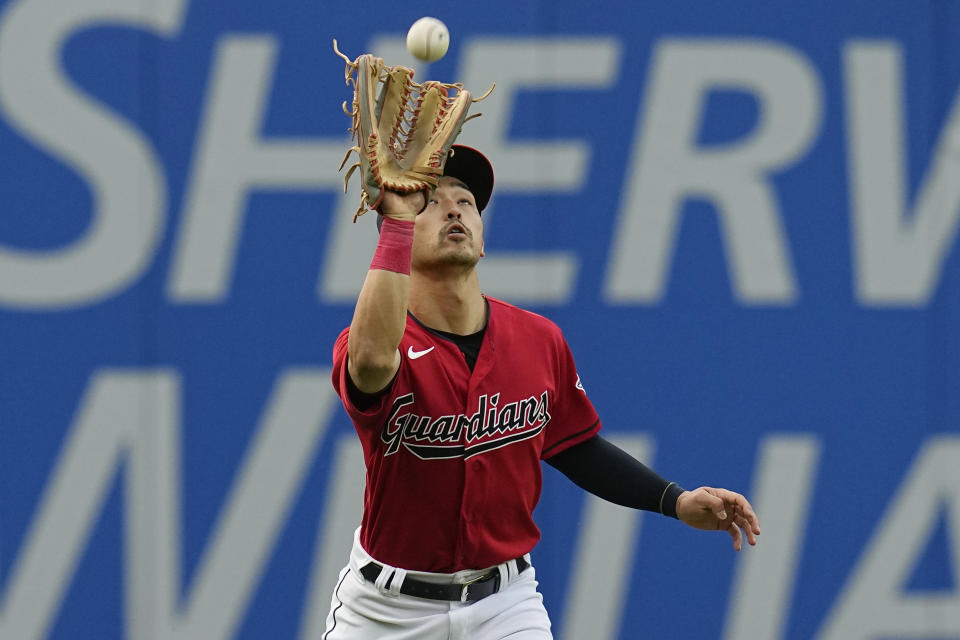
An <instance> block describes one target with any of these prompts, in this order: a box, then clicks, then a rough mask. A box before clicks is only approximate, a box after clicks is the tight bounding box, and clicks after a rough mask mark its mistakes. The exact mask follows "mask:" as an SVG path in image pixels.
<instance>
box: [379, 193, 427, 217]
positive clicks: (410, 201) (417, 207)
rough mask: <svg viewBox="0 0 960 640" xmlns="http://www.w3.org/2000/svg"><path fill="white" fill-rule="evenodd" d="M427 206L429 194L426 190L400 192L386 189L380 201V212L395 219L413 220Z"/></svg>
mask: <svg viewBox="0 0 960 640" xmlns="http://www.w3.org/2000/svg"><path fill="white" fill-rule="evenodd" d="M426 206H427V194H426V192H424V191H414V192H413V193H399V192H397V191H390V190H385V191H384V192H383V201H382V202H381V203H380V209H379V211H380V213H381V214H383V215H384V216H386V217H388V218H393V219H394V220H413V219H415V218H416V217H417V214H418V213H420V212H421V211H423V210H424V209H425V208H426Z"/></svg>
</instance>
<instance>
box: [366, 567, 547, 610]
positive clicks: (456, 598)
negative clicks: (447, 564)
mask: <svg viewBox="0 0 960 640" xmlns="http://www.w3.org/2000/svg"><path fill="white" fill-rule="evenodd" d="M513 562H515V563H516V565H517V573H518V574H520V573H523V572H524V571H526V570H527V569H528V568H529V567H530V563H529V562H527V561H526V559H525V558H524V557H523V556H521V557H519V558H517V559H516V560H514V561H513ZM381 571H383V567H382V566H380V565H379V564H377V563H376V562H368V563H367V564H365V565H363V566H362V567H361V568H360V575H362V576H363V577H364V579H366V580H369V581H370V582H375V581H376V580H377V576H379V575H380V572H381ZM390 580H393V576H390ZM390 580H388V581H387V584H386V585H385V588H389V587H390ZM499 590H500V571H499V570H498V569H493V570H492V571H490V572H489V573H485V574H483V575H480V576H477V577H476V578H474V579H473V580H471V581H470V582H467V583H464V584H434V583H433V582H424V581H423V580H417V579H416V578H411V577H409V576H407V577H406V578H405V579H404V580H403V584H401V585H400V593H402V594H404V595H408V596H414V597H416V598H426V599H428V600H450V601H452V602H476V601H477V600H482V599H484V598H486V597H487V596H490V595H493V594H494V593H496V592H497V591H499Z"/></svg>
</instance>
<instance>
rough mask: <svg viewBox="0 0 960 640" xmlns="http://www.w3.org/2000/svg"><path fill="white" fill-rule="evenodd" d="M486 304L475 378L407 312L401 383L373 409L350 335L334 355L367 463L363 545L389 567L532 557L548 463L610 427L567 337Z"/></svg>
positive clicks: (431, 567) (541, 321)
mask: <svg viewBox="0 0 960 640" xmlns="http://www.w3.org/2000/svg"><path fill="white" fill-rule="evenodd" d="M487 300H488V301H489V309H490V313H489V318H488V321H487V327H486V332H485V333H484V336H483V343H482V344H481V347H480V352H479V354H478V356H477V361H476V364H475V366H474V369H473V371H472V372H471V371H470V369H469V367H468V366H467V363H466V361H465V359H464V356H463V354H462V353H461V352H460V350H459V348H458V347H457V345H456V344H454V343H453V342H452V341H450V340H448V339H446V338H444V337H443V336H440V335H438V334H437V333H434V332H432V331H431V330H430V329H428V328H427V327H424V326H423V325H421V324H420V323H419V322H418V321H417V320H416V319H414V318H413V317H411V316H410V315H408V316H407V326H406V330H405V332H404V334H403V339H402V340H401V341H400V347H399V348H400V354H401V361H400V368H399V370H398V371H397V375H396V377H395V378H394V380H393V382H392V383H391V386H390V388H389V389H388V390H387V392H386V393H385V394H384V395H383V396H381V397H380V399H379V401H378V403H377V404H376V405H375V406H373V407H370V408H368V409H366V410H361V409H358V408H357V407H356V406H355V405H354V404H353V402H351V400H350V395H349V393H348V392H347V381H346V376H347V366H346V364H347V336H348V334H349V329H345V330H344V331H343V332H342V333H341V334H340V336H339V337H338V338H337V341H336V344H335V345H334V347H333V385H334V388H335V389H336V390H337V393H338V394H339V395H340V398H341V400H342V401H343V405H344V407H346V410H347V413H348V414H349V415H350V418H351V419H352V420H353V424H354V426H355V427H356V429H357V434H358V435H359V436H360V441H361V443H362V445H363V456H364V461H365V463H366V467H367V486H366V493H365V496H364V510H363V522H362V525H361V530H360V542H361V544H362V545H363V547H364V549H366V550H367V552H368V553H369V554H370V555H371V556H373V557H374V558H376V559H378V560H380V561H382V562H384V563H386V564H389V565H392V566H396V567H401V568H404V569H409V570H413V571H434V572H440V573H451V572H454V571H460V570H462V569H480V568H484V567H489V566H491V565H495V564H498V563H501V562H505V561H506V560H509V559H511V558H516V557H518V556H521V555H523V554H524V553H527V552H528V551H530V550H531V549H532V548H533V547H534V545H536V543H537V541H538V540H539V539H540V530H539V529H538V528H537V526H536V524H534V521H533V508H534V507H535V506H536V504H537V501H538V500H539V498H540V488H541V484H542V476H541V469H540V460H541V459H545V458H549V457H550V456H552V455H555V454H557V453H560V452H561V451H563V450H564V449H567V448H568V447H570V446H573V445H575V444H577V443H579V442H582V441H584V440H586V439H588V438H590V437H592V436H593V435H595V434H596V433H597V431H599V430H600V419H599V418H598V417H597V412H596V410H595V409H594V407H593V405H592V404H591V402H590V400H589V399H588V398H587V396H586V394H585V393H584V391H583V387H582V386H581V384H580V378H579V376H578V375H577V370H576V367H575V365H574V362H573V355H572V354H571V353H570V348H569V347H568V346H567V343H566V341H565V340H564V339H563V336H562V334H561V333H560V329H559V328H558V327H557V326H556V325H555V324H554V323H553V322H551V321H550V320H547V319H546V318H544V317H542V316H539V315H536V314H534V313H531V312H529V311H524V310H523V309H519V308H517V307H514V306H512V305H509V304H506V303H504V302H501V301H499V300H495V299H493V298H489V297H488V298H487Z"/></svg>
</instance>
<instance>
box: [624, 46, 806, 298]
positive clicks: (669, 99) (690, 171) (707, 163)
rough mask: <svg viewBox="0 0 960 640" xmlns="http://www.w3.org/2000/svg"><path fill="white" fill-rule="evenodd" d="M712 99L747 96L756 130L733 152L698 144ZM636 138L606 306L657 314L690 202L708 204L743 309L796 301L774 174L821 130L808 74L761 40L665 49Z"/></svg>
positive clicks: (799, 59) (660, 50)
mask: <svg viewBox="0 0 960 640" xmlns="http://www.w3.org/2000/svg"><path fill="white" fill-rule="evenodd" d="M716 89H737V90H741V91H745V92H747V93H749V94H751V95H753V96H754V97H755V98H756V100H757V102H758V106H759V121H758V122H757V125H756V127H755V128H754V130H753V131H752V132H751V134H750V135H749V136H747V137H746V138H745V139H742V140H737V141H735V142H733V143H730V144H725V145H715V146H708V147H699V146H697V144H696V139H697V134H698V132H699V131H700V126H701V121H702V119H703V113H704V109H705V107H706V100H707V96H708V95H709V93H710V92H711V91H713V90H716ZM647 96H648V97H647V105H646V108H645V110H641V111H640V113H641V119H640V122H639V125H638V128H639V131H640V133H639V135H637V137H636V138H635V140H634V148H633V152H632V157H631V159H630V164H629V167H630V168H629V170H628V172H627V187H626V190H625V191H626V193H625V194H624V199H623V204H622V206H621V211H620V218H619V223H618V224H617V225H615V227H614V231H615V233H614V236H613V250H612V251H613V253H612V258H611V260H610V265H609V269H610V274H609V277H608V280H607V282H606V287H605V295H606V298H607V299H608V300H609V301H611V302H613V303H617V304H631V303H643V304H655V303H656V302H657V301H659V300H660V299H661V298H662V297H663V295H664V291H665V289H666V284H667V275H668V273H669V269H668V267H669V265H670V261H671V260H672V258H673V255H674V250H675V244H676V236H677V229H678V228H679V216H680V214H681V211H682V207H683V204H684V202H685V200H686V199H687V198H703V199H706V200H708V201H710V202H712V203H713V204H714V205H715V207H716V211H717V215H718V216H719V219H720V226H721V231H722V234H723V238H724V242H725V248H726V253H727V258H728V262H729V263H730V270H731V282H732V284H733V289H734V294H735V297H736V299H737V300H738V301H740V302H742V303H744V304H778V305H783V304H790V303H792V302H793V301H794V300H795V299H796V298H797V296H798V286H797V282H796V276H795V275H794V272H793V266H792V263H791V258H790V251H789V248H788V245H787V241H786V238H785V236H784V230H783V224H782V221H781V219H780V216H781V212H780V206H779V203H778V198H777V194H776V190H775V189H774V185H773V184H772V178H773V175H774V174H775V173H776V172H777V171H780V170H783V169H784V168H786V167H788V166H790V165H791V164H792V163H794V162H796V161H797V160H798V159H799V158H801V157H802V156H803V154H804V153H805V152H806V150H807V149H808V147H809V146H810V144H811V143H812V141H813V139H814V137H815V136H816V134H817V132H818V131H819V127H820V120H821V114H822V102H823V98H822V96H821V88H820V81H819V77H818V76H817V73H816V71H815V70H814V69H813V68H811V67H810V65H809V63H808V62H807V60H806V58H805V57H804V56H803V55H802V54H800V53H799V52H796V51H794V50H792V49H789V48H787V47H785V46H783V45H780V44H776V43H774V42H769V41H749V40H744V39H737V40H711V39H706V38H701V39H697V40H676V39H669V40H665V41H664V42H662V43H661V44H659V45H658V46H657V50H656V54H655V56H654V62H653V68H652V70H651V72H650V80H649V84H648V89H647Z"/></svg>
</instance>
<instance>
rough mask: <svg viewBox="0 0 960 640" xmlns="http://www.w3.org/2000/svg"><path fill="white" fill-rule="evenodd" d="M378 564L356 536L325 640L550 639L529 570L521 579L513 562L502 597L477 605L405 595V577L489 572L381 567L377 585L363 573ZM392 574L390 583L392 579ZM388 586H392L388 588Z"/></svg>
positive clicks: (453, 579)
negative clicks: (402, 587) (444, 571)
mask: <svg viewBox="0 0 960 640" xmlns="http://www.w3.org/2000/svg"><path fill="white" fill-rule="evenodd" d="M371 561H374V562H378V563H379V564H381V565H383V563H382V562H379V561H376V560H375V559H374V558H371V557H370V555H369V554H368V553H367V552H366V551H365V550H364V549H363V547H361V546H360V543H359V541H358V536H354V542H353V550H352V551H351V553H350V562H349V564H348V565H347V566H346V567H345V568H344V569H343V571H341V572H340V577H339V579H338V581H337V585H336V588H335V589H334V592H333V597H332V598H331V601H330V613H329V614H327V628H326V632H325V633H324V634H323V636H321V637H322V640H468V639H469V640H503V639H504V638H509V639H510V640H551V639H552V638H553V635H552V634H551V633H550V618H549V617H548V616H547V611H546V609H545V608H544V606H543V596H542V595H541V594H540V592H538V591H537V580H536V575H535V572H534V568H533V567H532V566H531V567H529V568H528V569H527V570H526V571H524V572H523V573H520V574H519V575H518V574H517V570H516V565H515V564H514V563H513V561H510V562H505V563H503V564H501V565H498V566H497V568H498V569H499V570H500V572H501V574H500V578H501V587H500V591H499V592H498V593H494V594H493V595H490V596H487V597H486V598H483V599H482V600H478V601H476V602H473V603H461V602H449V601H445V600H428V599H425V598H416V597H413V596H408V595H404V594H401V593H400V592H399V589H400V585H401V584H402V583H403V580H404V579H405V578H406V577H407V576H410V577H413V578H416V579H418V580H426V581H429V582H438V583H444V584H463V583H466V582H469V580H470V579H471V578H473V577H475V576H478V575H482V574H483V573H486V572H487V571H489V569H487V570H482V571H460V572H457V573H425V572H421V571H404V570H403V569H397V568H395V567H390V566H387V565H383V566H384V569H383V571H381V573H380V576H379V577H378V578H377V580H376V582H375V583H374V582H371V581H368V580H365V579H364V578H363V576H362V575H360V568H361V567H363V566H364V565H366V564H367V563H368V562H371ZM391 575H392V579H390V580H388V578H389V577H390V576H391ZM387 582H389V584H390V586H389V587H384V586H383V585H385V584H386V583H387Z"/></svg>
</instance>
